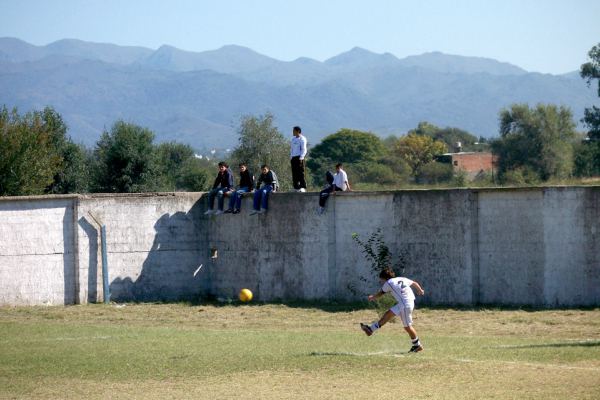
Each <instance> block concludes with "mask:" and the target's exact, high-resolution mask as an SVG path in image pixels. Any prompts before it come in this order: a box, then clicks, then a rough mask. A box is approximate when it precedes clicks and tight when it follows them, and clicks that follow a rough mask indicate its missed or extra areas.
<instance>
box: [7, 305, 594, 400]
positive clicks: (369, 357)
mask: <svg viewBox="0 0 600 400" xmlns="http://www.w3.org/2000/svg"><path fill="white" fill-rule="evenodd" d="M376 317H377V315H376V312H375V311H373V310H371V309H362V308H359V307H356V306H354V307H344V306H340V305H324V306H318V307H317V306H315V305H306V306H305V307H301V306H299V305H293V306H285V305H274V304H271V305H256V304H252V305H244V306H240V305H226V306H219V305H186V304H164V305H152V304H146V305H126V306H115V305H111V306H105V305H89V306H72V307H0V398H2V399H5V398H8V399H12V398H23V399H25V398H26V399H42V398H43V399H54V398H65V399H70V398H73V399H75V398H102V399H104V398H140V399H141V398H143V399H162V398H207V399H209V398H273V399H282V398H328V399H331V398H361V399H364V398H378V399H379V398H390V399H391V398H395V399H396V398H401V397H408V396H410V397H411V398H414V399H431V398H439V399H453V398H456V399H482V398H498V399H505V398H525V399H539V398H545V399H562V398H570V399H597V398H600V310H598V309H595V310H555V311H522V310H504V311H503V310H485V309H483V310H453V309H422V310H417V312H416V313H415V327H416V328H417V330H418V332H419V334H420V336H421V338H422V340H423V342H424V345H425V348H426V349H425V351H424V352H422V353H419V354H411V355H409V354H406V350H407V349H408V348H409V346H410V343H409V341H408V337H407V335H406V334H405V333H404V331H403V329H402V327H401V326H400V324H397V323H392V324H389V325H387V326H385V327H383V328H382V329H381V331H379V332H377V333H376V334H375V335H374V336H372V337H366V336H365V335H364V334H363V333H362V332H361V331H360V330H359V329H358V322H359V321H371V320H372V319H374V318H376Z"/></svg>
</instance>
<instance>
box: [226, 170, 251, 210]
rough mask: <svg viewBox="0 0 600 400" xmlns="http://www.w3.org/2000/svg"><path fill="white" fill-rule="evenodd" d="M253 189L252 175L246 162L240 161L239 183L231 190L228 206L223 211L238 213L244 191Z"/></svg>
mask: <svg viewBox="0 0 600 400" xmlns="http://www.w3.org/2000/svg"><path fill="white" fill-rule="evenodd" d="M253 189H254V177H253V176H252V173H250V171H249V170H248V166H247V165H246V163H240V184H239V185H238V187H237V189H236V190H233V191H232V192H231V197H230V198H229V208H228V209H227V211H225V213H233V214H238V213H239V212H240V208H241V207H242V196H243V194H244V193H248V192H251V191H252V190H253Z"/></svg>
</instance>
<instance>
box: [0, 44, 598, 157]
mask: <svg viewBox="0 0 600 400" xmlns="http://www.w3.org/2000/svg"><path fill="white" fill-rule="evenodd" d="M597 100H598V98H597V96H596V94H595V92H594V90H593V89H590V88H588V87H587V85H586V84H585V82H584V81H583V80H582V79H581V78H580V77H579V76H578V74H577V73H575V72H573V73H569V74H564V75H550V74H540V73H535V72H528V71H525V70H523V69H522V68H519V67H517V66H515V65H512V64H508V63H503V62H499V61H496V60H493V59H487V58H478V57H465V56H456V55H447V54H443V53H439V52H432V53H425V54H422V55H417V56H410V57H406V58H402V59H399V58H397V57H396V56H394V55H392V54H390V53H384V54H376V53H373V52H371V51H368V50H365V49H362V48H358V47H356V48H353V49H351V50H349V51H347V52H345V53H342V54H339V55H337V56H335V57H332V58H330V59H328V60H325V61H323V62H321V61H317V60H314V59H310V58H305V57H302V58H298V59H296V60H294V61H280V60H276V59H274V58H271V57H267V56H265V55H262V54H259V53H257V52H255V51H253V50H251V49H248V48H245V47H241V46H235V45H228V46H224V47H222V48H220V49H217V50H211V51H204V52H189V51H184V50H180V49H177V48H175V47H172V46H166V45H165V46H162V47H160V48H158V49H157V50H152V49H148V48H144V47H133V46H118V45H114V44H103V43H90V42H84V41H80V40H73V39H65V40H60V41H57V42H54V43H51V44H48V45H46V46H35V45H32V44H29V43H26V42H24V41H22V40H19V39H15V38H0V105H2V104H4V105H6V106H7V107H8V108H12V107H17V108H18V109H19V111H20V112H26V111H29V110H38V109H42V108H43V107H45V106H47V105H48V106H52V107H54V109H55V110H56V111H58V112H59V113H60V114H61V115H62V116H63V118H64V119H65V121H66V123H67V125H68V126H69V134H70V135H71V137H72V138H73V139H74V140H75V141H77V142H81V143H84V144H86V145H88V146H91V145H93V144H94V143H95V142H96V141H97V140H98V138H99V136H100V134H101V132H102V131H103V130H108V129H110V127H111V126H112V124H113V123H114V122H115V121H117V120H119V119H122V120H125V121H128V122H133V123H136V124H138V125H141V126H144V127H147V128H149V129H151V130H153V131H154V132H155V133H156V136H157V140H158V141H169V140H177V141H179V142H183V143H188V144H190V145H192V146H193V147H194V148H196V149H203V148H227V147H232V146H234V145H235V144H236V142H237V130H238V129H239V122H240V118H241V117H242V116H245V115H261V114H265V113H266V112H270V113H272V114H273V115H274V116H275V123H276V125H277V126H278V127H279V130H280V131H281V132H282V133H284V134H285V135H286V136H287V135H289V136H291V127H292V126H294V125H300V126H302V128H303V132H305V133H306V136H307V137H308V139H309V142H310V143H311V144H313V145H314V144H316V143H318V142H319V141H320V140H321V139H322V138H323V137H325V136H327V135H329V134H332V133H335V132H336V131H338V130H339V129H341V128H352V129H360V130H366V131H371V132H373V133H376V134H378V135H380V136H382V137H385V136H388V135H390V134H394V135H401V134H404V133H406V132H407V131H408V130H410V129H413V128H415V127H416V126H417V124H418V123H419V122H420V121H428V122H430V123H433V124H435V125H438V126H440V127H447V126H449V127H456V128H461V129H464V130H467V131H469V132H470V133H472V134H474V135H476V136H483V137H488V138H489V137H493V136H497V135H498V113H499V111H500V110H501V109H502V108H506V107H509V106H510V105H511V104H513V103H528V104H530V105H535V104H537V103H552V104H557V105H565V106H568V107H570V109H571V110H572V112H573V115H574V118H575V119H576V120H577V121H579V119H581V117H582V115H583V110H584V108H585V107H589V106H590V105H591V104H593V103H595V102H597Z"/></svg>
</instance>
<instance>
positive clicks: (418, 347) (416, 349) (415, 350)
mask: <svg viewBox="0 0 600 400" xmlns="http://www.w3.org/2000/svg"><path fill="white" fill-rule="evenodd" d="M420 351H423V346H421V345H420V344H419V345H414V346H413V347H411V348H410V350H409V351H408V352H409V353H418V352H420Z"/></svg>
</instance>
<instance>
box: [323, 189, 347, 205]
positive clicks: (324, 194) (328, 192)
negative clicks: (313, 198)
mask: <svg viewBox="0 0 600 400" xmlns="http://www.w3.org/2000/svg"><path fill="white" fill-rule="evenodd" d="M334 188H335V190H336V191H337V192H341V191H342V189H340V188H339V187H337V186H335V185H331V186H329V187H327V188H325V189H323V190H321V193H319V205H320V206H321V207H325V203H326V202H327V199H328V198H329V195H330V194H331V192H333V190H334Z"/></svg>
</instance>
